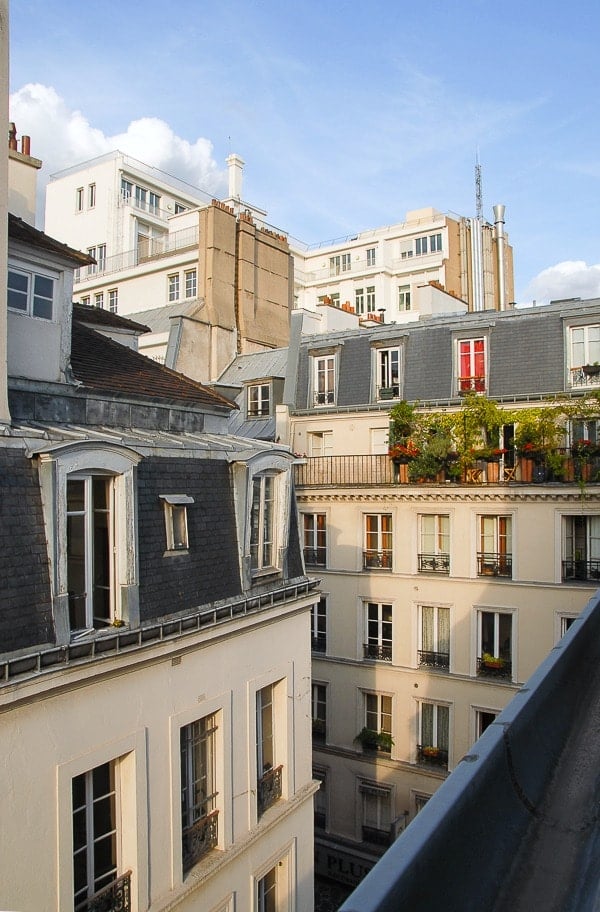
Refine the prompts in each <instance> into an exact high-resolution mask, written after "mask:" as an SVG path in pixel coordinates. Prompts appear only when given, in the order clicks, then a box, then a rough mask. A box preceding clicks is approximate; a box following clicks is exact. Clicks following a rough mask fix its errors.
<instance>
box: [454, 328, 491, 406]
mask: <svg viewBox="0 0 600 912" xmlns="http://www.w3.org/2000/svg"><path fill="white" fill-rule="evenodd" d="M485 342H486V340H485V339H460V340H459V341H458V365H457V366H458V377H457V385H458V393H459V395H461V394H462V395H464V394H465V393H483V392H485V390H486V388H487V383H486V344H485Z"/></svg>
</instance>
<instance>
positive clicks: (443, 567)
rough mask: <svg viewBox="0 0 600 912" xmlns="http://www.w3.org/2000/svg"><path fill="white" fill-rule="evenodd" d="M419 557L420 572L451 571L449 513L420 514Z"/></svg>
mask: <svg viewBox="0 0 600 912" xmlns="http://www.w3.org/2000/svg"><path fill="white" fill-rule="evenodd" d="M429 527H431V528H429ZM418 558H419V568H418V569H419V572H426V571H431V570H433V571H437V572H443V573H449V572H450V514H449V513H420V514H419V554H418Z"/></svg>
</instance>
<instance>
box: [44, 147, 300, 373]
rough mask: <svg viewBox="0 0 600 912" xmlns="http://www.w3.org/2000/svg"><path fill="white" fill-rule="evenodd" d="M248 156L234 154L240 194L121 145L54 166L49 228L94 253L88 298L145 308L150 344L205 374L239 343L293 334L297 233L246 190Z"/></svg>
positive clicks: (117, 307) (245, 347)
mask: <svg viewBox="0 0 600 912" xmlns="http://www.w3.org/2000/svg"><path fill="white" fill-rule="evenodd" d="M243 164H244V163H243V161H242V159H241V158H240V157H239V156H237V155H231V156H229V158H228V166H229V197H228V198H227V199H226V200H225V201H218V200H210V198H209V197H207V195H206V194H204V193H202V191H200V190H197V189H195V188H193V187H190V186H189V185H187V184H184V182H182V181H179V180H178V179H177V178H174V177H171V176H170V175H166V174H163V173H162V172H160V171H159V170H158V169H156V168H151V167H149V166H148V165H145V164H144V163H142V162H139V161H137V160H136V159H133V158H131V157H130V156H127V155H124V154H123V153H120V152H112V153H109V154H107V155H104V156H100V157H99V158H97V159H93V160H92V161H90V162H86V163H84V164H82V165H78V166H75V167H73V168H69V169H67V170H66V171H63V172H60V173H59V174H56V175H54V176H53V177H52V179H51V180H50V182H49V184H48V187H47V190H46V230H47V231H48V232H49V233H50V234H53V235H55V236H60V237H64V238H65V240H66V241H67V242H68V243H69V244H71V245H72V246H75V247H77V248H78V249H83V250H86V251H87V252H88V253H89V254H90V256H92V257H94V259H95V263H93V264H91V265H90V266H87V267H85V268H83V269H80V270H79V271H78V272H77V274H76V276H75V288H74V294H75V297H76V299H77V300H78V301H80V302H81V303H82V304H86V305H92V306H96V307H101V308H105V309H107V310H110V311H112V312H115V313H119V314H123V315H132V314H135V315H136V318H137V319H139V320H140V321H141V322H143V323H144V324H145V325H147V326H148V327H149V328H150V329H151V332H150V333H148V334H146V335H145V336H144V337H142V339H141V341H140V350H141V351H142V352H144V354H148V355H149V356H150V357H152V358H154V359H156V360H158V361H160V362H161V363H165V364H166V365H167V366H168V367H172V368H174V369H175V370H177V371H179V372H181V373H185V374H186V375H187V376H189V377H192V378H194V379H196V380H200V381H203V382H206V381H209V380H215V379H216V378H217V377H218V375H219V374H220V373H221V371H222V370H223V369H224V368H225V367H226V366H227V365H228V364H229V363H230V362H231V361H232V360H233V358H234V357H235V355H236V354H245V353H248V352H253V351H262V350H265V349H269V348H276V347H278V346H281V345H286V344H287V342H288V338H289V318H290V310H291V306H292V302H293V261H292V257H291V254H290V250H289V246H288V242H287V239H286V238H285V237H284V236H283V235H282V234H281V233H280V232H278V231H277V230H274V229H272V228H270V227H269V226H267V225H266V223H265V222H264V216H265V213H264V211H263V210H260V209H257V208H256V207H255V206H252V205H251V204H249V203H246V202H244V201H243V200H242V199H241V185H242V167H243Z"/></svg>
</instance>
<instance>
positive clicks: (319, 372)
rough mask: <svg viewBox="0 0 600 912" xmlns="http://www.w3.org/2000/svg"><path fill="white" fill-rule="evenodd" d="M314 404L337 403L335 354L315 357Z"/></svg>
mask: <svg viewBox="0 0 600 912" xmlns="http://www.w3.org/2000/svg"><path fill="white" fill-rule="evenodd" d="M313 362H314V404H315V405H333V404H335V355H324V356H323V357H320V358H319V357H315V358H313Z"/></svg>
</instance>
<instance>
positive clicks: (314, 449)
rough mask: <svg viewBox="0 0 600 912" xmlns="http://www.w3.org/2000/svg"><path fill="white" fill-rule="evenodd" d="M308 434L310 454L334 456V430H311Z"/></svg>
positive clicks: (313, 455) (314, 456)
mask: <svg viewBox="0 0 600 912" xmlns="http://www.w3.org/2000/svg"><path fill="white" fill-rule="evenodd" d="M306 436H307V437H308V455H309V456H311V457H313V458H316V457H319V456H333V431H309V432H308V433H307V435H306Z"/></svg>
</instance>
